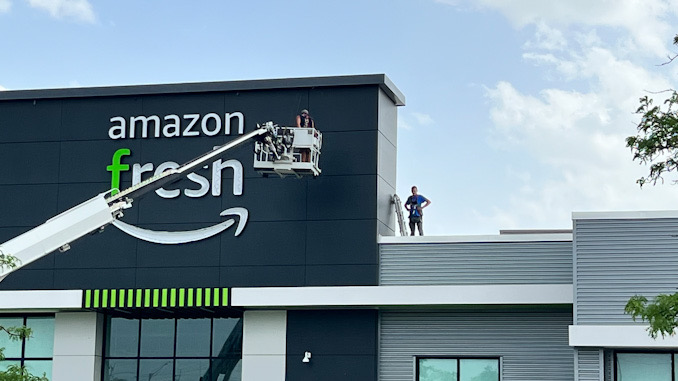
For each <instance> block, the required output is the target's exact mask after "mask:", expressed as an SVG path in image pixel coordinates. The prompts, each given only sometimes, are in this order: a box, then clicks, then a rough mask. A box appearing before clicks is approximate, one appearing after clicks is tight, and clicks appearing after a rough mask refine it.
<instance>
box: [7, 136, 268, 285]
mask: <svg viewBox="0 0 678 381" xmlns="http://www.w3.org/2000/svg"><path fill="white" fill-rule="evenodd" d="M274 137H275V130H274V129H273V124H272V123H267V124H265V125H264V126H262V127H261V128H257V129H256V130H254V131H252V132H250V133H247V134H245V135H243V136H241V137H239V138H237V139H234V140H232V141H230V142H228V143H226V144H224V145H223V146H221V147H219V148H217V149H215V150H213V151H210V152H207V153H205V154H203V155H202V156H199V157H197V158H195V159H193V160H191V161H189V162H188V163H186V164H184V165H182V166H180V167H179V168H176V169H171V170H168V171H165V172H163V173H161V174H158V175H156V176H153V177H151V178H149V179H148V180H145V181H142V182H140V183H139V184H136V185H133V186H131V187H130V188H127V189H125V190H123V191H121V192H119V193H117V194H115V195H111V196H109V197H108V198H107V197H106V195H107V194H108V193H109V192H106V193H102V194H100V195H98V196H96V197H94V198H92V199H90V200H88V201H85V202H83V203H82V204H80V205H77V206H75V207H73V208H71V209H69V210H67V211H65V212H63V213H61V214H59V215H57V216H56V217H53V218H51V219H49V220H47V221H46V222H45V223H44V224H42V225H40V226H38V227H35V228H33V229H31V230H29V231H27V232H26V233H24V234H22V235H20V236H18V237H16V238H13V239H11V240H9V241H7V242H5V243H3V244H0V257H1V258H2V259H6V258H8V257H14V258H16V259H17V261H16V263H15V266H7V265H5V266H3V267H2V269H0V281H2V280H3V279H4V278H5V277H6V276H7V275H9V274H10V273H12V272H13V271H16V270H18V269H19V268H21V267H23V266H25V265H27V264H29V263H31V262H33V261H35V260H37V259H40V258H42V257H44V256H45V255H47V254H49V253H51V252H53V251H55V250H57V249H60V250H61V251H66V250H68V249H69V248H70V245H69V244H70V243H71V242H73V241H75V240H77V239H78V238H80V237H82V236H84V235H86V234H88V233H91V232H94V231H97V230H99V229H102V228H103V227H104V226H106V225H108V224H110V223H112V222H113V221H114V220H115V219H117V218H120V217H121V216H122V211H123V209H127V208H130V207H132V201H133V199H132V197H138V196H140V195H142V194H144V193H148V192H151V191H153V190H156V189H159V188H161V187H162V186H163V185H165V184H168V183H170V182H173V181H176V180H179V179H180V178H182V177H184V176H186V175H188V174H189V173H191V172H192V171H194V170H195V169H196V168H200V167H202V166H203V165H204V164H205V163H207V162H209V161H210V160H213V159H215V158H217V157H220V156H222V155H223V154H224V153H225V152H226V151H228V150H230V149H232V148H234V147H236V146H239V145H240V144H242V143H245V142H246V141H248V140H250V139H253V138H257V140H259V141H262V142H263V143H264V144H267V145H272V146H273V145H275V144H276V143H275V139H273V138H274ZM273 150H275V148H273Z"/></svg>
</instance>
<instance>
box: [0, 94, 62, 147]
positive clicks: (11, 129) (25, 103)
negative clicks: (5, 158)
mask: <svg viewBox="0 0 678 381" xmlns="http://www.w3.org/2000/svg"><path fill="white" fill-rule="evenodd" d="M61 104H62V102H61V100H60V99H55V100H53V99H49V100H43V99H40V100H33V99H30V100H21V101H9V102H3V103H2V107H1V110H2V112H0V131H1V133H0V143H6V142H51V141H58V140H59V131H60V129H61Z"/></svg>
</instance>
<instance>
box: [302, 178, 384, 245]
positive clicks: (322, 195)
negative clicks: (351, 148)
mask: <svg viewBox="0 0 678 381" xmlns="http://www.w3.org/2000/svg"><path fill="white" fill-rule="evenodd" d="M376 194H377V178H376V176H367V175H362V176H319V177H318V178H316V179H314V180H313V181H309V183H308V204H307V208H308V219H309V220H355V219H366V218H375V217H376V206H377V205H376V198H377V196H376ZM375 222H376V221H375ZM337 233H339V234H341V232H337Z"/></svg>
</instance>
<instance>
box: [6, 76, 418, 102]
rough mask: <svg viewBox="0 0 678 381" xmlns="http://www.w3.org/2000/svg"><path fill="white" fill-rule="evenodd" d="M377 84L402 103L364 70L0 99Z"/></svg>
mask: <svg viewBox="0 0 678 381" xmlns="http://www.w3.org/2000/svg"><path fill="white" fill-rule="evenodd" d="M360 85H379V87H380V88H381V90H382V91H384V93H386V95H388V96H389V98H391V100H392V101H393V103H395V105H396V106H403V105H405V96H404V95H403V93H402V92H400V90H399V89H398V88H397V87H396V86H395V85H394V84H393V82H391V80H390V79H389V78H388V77H387V76H386V74H363V75H345V76H326V77H300V78H278V79H254V80H239V81H219V82H185V83H170V84H148V85H124V86H100V87H74V88H55V89H32V90H6V91H0V100H26V99H54V98H84V97H105V96H128V95H153V94H167V93H197V92H206V91H239V90H265V89H285V88H298V87H335V86H360Z"/></svg>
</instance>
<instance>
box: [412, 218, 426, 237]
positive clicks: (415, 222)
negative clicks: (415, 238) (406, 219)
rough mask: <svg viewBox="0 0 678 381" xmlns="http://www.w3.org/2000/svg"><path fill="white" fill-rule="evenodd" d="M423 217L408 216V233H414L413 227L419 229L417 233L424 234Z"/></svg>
mask: <svg viewBox="0 0 678 381" xmlns="http://www.w3.org/2000/svg"><path fill="white" fill-rule="evenodd" d="M423 219H424V218H423V217H410V235H414V228H415V227H416V228H417V229H419V235H424V221H423Z"/></svg>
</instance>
